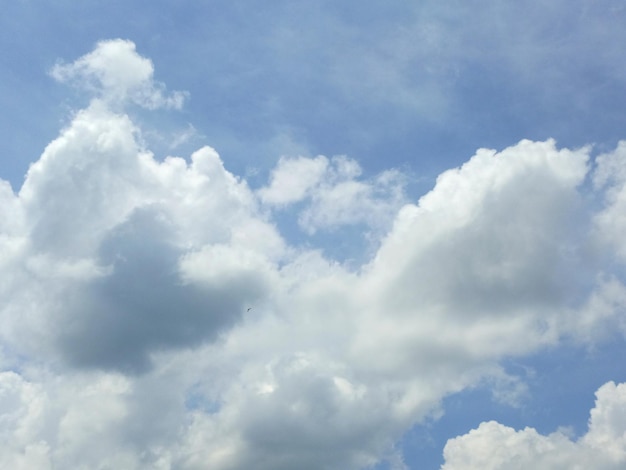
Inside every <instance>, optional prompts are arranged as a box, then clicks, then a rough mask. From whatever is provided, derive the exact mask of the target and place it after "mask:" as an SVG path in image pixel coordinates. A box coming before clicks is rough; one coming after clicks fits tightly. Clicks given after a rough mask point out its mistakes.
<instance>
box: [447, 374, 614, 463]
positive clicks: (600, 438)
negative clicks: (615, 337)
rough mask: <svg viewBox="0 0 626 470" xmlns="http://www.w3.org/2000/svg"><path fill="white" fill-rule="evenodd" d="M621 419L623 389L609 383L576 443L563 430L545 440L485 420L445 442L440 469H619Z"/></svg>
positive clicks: (599, 393)
mask: <svg viewBox="0 0 626 470" xmlns="http://www.w3.org/2000/svg"><path fill="white" fill-rule="evenodd" d="M625 414H626V384H618V385H616V384H615V383H613V382H609V383H607V384H605V385H603V386H602V387H600V388H599V389H598V391H597V392H596V404H595V407H594V408H593V409H592V410H591V415H590V418H589V430H588V431H587V433H586V434H585V435H584V436H582V437H580V438H579V439H577V440H576V441H572V440H571V439H570V438H569V437H568V436H567V435H565V434H564V433H563V432H562V431H556V432H554V433H552V434H549V435H547V436H544V435H541V434H539V433H538V432H537V431H536V430H535V429H532V428H525V429H522V430H520V431H516V430H514V429H513V428H510V427H508V426H504V425H502V424H499V423H497V422H495V421H490V422H486V423H482V424H481V425H480V426H479V427H478V428H477V429H474V430H472V431H470V432H469V433H467V434H465V435H463V436H459V437H456V438H454V439H451V440H449V441H448V443H447V444H446V447H445V449H444V457H445V463H444V465H443V466H442V470H456V469H459V470H460V469H462V470H472V469H485V470H497V469H505V468H506V469H520V470H521V469H526V468H542V469H547V470H564V469H585V468H595V469H598V470H613V469H618V468H623V467H624V464H625V463H626V439H625V437H624V436H625V435H626V426H625V424H624V423H626V421H625V420H624V418H625V417H626V416H625Z"/></svg>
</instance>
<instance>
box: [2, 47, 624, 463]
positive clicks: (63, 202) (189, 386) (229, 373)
mask: <svg viewBox="0 0 626 470" xmlns="http://www.w3.org/2000/svg"><path fill="white" fill-rule="evenodd" d="M59 67H61V68H59V69H58V70H57V72H56V73H57V74H60V76H62V77H65V78H68V77H76V78H79V77H83V76H85V77H87V78H89V79H90V80H95V82H94V83H96V84H98V86H100V85H102V87H101V88H99V89H98V90H96V94H97V95H98V96H99V97H100V99H96V100H93V101H92V102H91V103H90V104H89V106H88V107H87V108H86V109H83V110H81V111H79V112H77V113H76V114H75V116H74V118H73V120H72V122H71V123H70V124H69V125H68V127H67V128H65V129H63V130H62V131H61V133H60V135H59V137H57V138H56V139H55V140H54V141H53V142H51V143H50V144H49V145H48V146H47V147H46V149H45V150H44V152H43V154H42V155H41V157H40V158H39V160H38V161H37V162H35V163H33V165H32V166H31V168H30V169H29V172H28V174H27V177H26V180H25V182H24V184H23V186H22V188H20V190H19V191H18V192H17V193H15V192H13V190H12V188H11V187H10V186H9V185H8V184H6V183H5V182H1V183H2V184H0V202H1V204H0V211H2V215H3V216H6V217H2V218H0V228H1V229H2V232H1V236H0V250H1V251H0V299H1V300H2V302H0V346H1V348H0V353H1V354H2V355H1V356H0V364H2V365H3V368H4V370H3V372H1V373H0V393H2V394H4V396H6V397H7V398H6V402H7V403H11V404H12V405H11V406H9V407H8V408H1V409H0V435H2V436H3V439H2V442H3V444H2V445H4V446H5V447H4V448H3V451H4V452H0V454H1V455H3V458H5V457H4V455H6V456H8V457H6V462H4V461H3V463H6V464H7V465H8V466H12V468H20V466H22V467H27V466H28V465H31V466H37V467H38V468H46V466H47V467H49V468H95V467H103V466H110V467H116V468H128V469H144V468H163V469H166V468H182V469H199V468H206V467H207V466H210V467H211V468H214V469H217V470H227V469H230V470H232V469H240V468H250V467H251V466H254V467H255V468H258V469H261V470H263V469H267V470H270V469H272V470H277V469H285V470H286V469H291V468H311V469H315V468H329V469H334V468H337V469H339V468H341V469H359V468H365V467H367V466H371V465H374V464H376V463H377V462H379V461H380V460H383V459H387V460H388V461H394V462H401V460H402V458H401V455H399V453H398V452H397V450H396V449H395V447H394V443H395V442H396V441H397V440H398V439H399V438H400V437H401V436H402V434H403V433H404V432H406V430H407V429H409V428H410V427H411V426H412V425H414V424H415V423H417V422H419V421H420V420H422V419H424V418H425V417H426V416H429V415H430V414H431V413H432V412H433V410H435V409H437V406H438V404H439V403H440V401H441V399H442V398H443V397H445V396H446V395H448V394H451V393H454V392H457V391H460V390H463V389H464V388H466V387H469V386H472V385H475V384H476V383H478V382H480V381H484V380H495V381H500V382H501V383H511V384H516V383H518V382H517V381H516V378H514V377H510V378H509V377H507V376H506V375H505V374H504V373H503V372H502V369H501V367H500V366H499V361H500V360H502V359H503V358H507V357H511V356H515V355H524V354H528V353H531V352H536V351H538V350H539V349H540V348H542V347H544V346H545V345H555V344H558V342H559V340H560V339H561V338H563V337H566V336H567V337H570V338H573V339H575V340H581V341H583V340H584V341H590V342H593V341H595V340H597V338H599V337H600V335H597V336H596V335H595V334H593V333H592V334H590V333H589V332H594V331H595V330H594V329H595V328H599V326H601V327H602V328H599V329H607V328H610V327H611V326H614V325H615V324H619V322H620V321H623V320H621V318H622V316H623V298H624V296H623V292H624V286H623V283H622V280H621V278H620V272H619V270H613V266H614V265H613V264H610V263H608V264H604V261H603V259H598V260H595V259H594V263H596V264H594V263H591V264H589V262H588V261H589V260H588V257H590V256H591V257H592V256H593V253H595V251H594V250H593V249H589V247H594V248H597V247H600V250H598V251H603V250H608V251H610V250H612V249H615V243H617V241H616V239H615V237H612V236H611V233H613V231H614V230H617V228H618V226H617V225H614V224H613V222H612V218H611V217H610V216H603V215H598V214H609V213H610V212H608V211H611V210H613V209H612V208H613V207H618V206H617V205H616V204H618V201H621V198H620V196H619V194H621V193H620V191H621V189H620V188H621V186H620V184H621V180H620V179H619V178H618V177H617V175H616V176H611V178H613V179H610V180H609V178H607V177H605V176H603V175H604V174H609V173H610V174H613V172H610V171H608V170H607V169H606V168H610V167H611V165H617V164H616V163H611V162H614V161H616V160H615V159H618V158H619V155H620V152H621V150H620V149H621V146H620V147H618V150H616V152H613V153H611V154H607V156H605V157H602V158H601V159H600V160H599V163H598V166H597V168H596V169H595V172H594V173H593V174H594V175H596V176H595V178H596V180H597V181H598V183H597V185H596V189H589V188H587V187H585V186H584V182H585V179H586V178H587V176H588V175H589V171H590V149H589V148H581V149H576V150H569V149H559V148H557V146H556V144H555V142H553V141H546V142H531V141H522V142H520V143H518V144H516V145H513V146H511V147H509V148H506V149H504V150H503V151H501V152H497V151H494V150H486V149H481V150H479V151H478V152H477V153H476V155H474V156H473V157H471V158H470V159H469V161H468V162H467V163H465V164H464V165H463V166H461V167H459V168H455V169H451V170H449V171H447V172H444V173H443V174H442V175H440V177H439V178H438V179H437V182H436V184H435V187H434V188H433V189H432V190H431V191H430V192H429V193H428V194H426V195H424V196H423V197H422V198H421V199H420V200H419V201H414V202H408V201H407V200H406V196H405V195H404V193H403V190H402V188H403V181H404V178H403V177H401V176H400V174H399V173H398V172H397V171H396V170H389V171H387V172H383V173H381V174H380V175H377V176H374V177H373V178H369V179H368V178H364V177H362V175H361V168H360V167H359V165H358V163H357V162H356V161H355V160H352V159H349V158H347V157H335V158H331V159H329V158H327V157H324V156H319V157H316V158H304V157H300V158H283V159H282V160H280V161H279V162H278V164H277V166H276V168H275V169H274V171H273V172H272V173H271V176H270V181H269V182H268V184H267V185H266V186H264V187H263V188H262V189H260V190H258V191H256V192H255V191H252V190H251V189H250V188H249V187H248V185H247V183H246V182H245V181H244V180H242V179H241V178H239V177H237V176H236V175H233V174H232V173H230V172H229V171H227V170H226V169H225V167H224V163H223V162H222V159H221V158H220V156H219V155H218V153H217V152H216V151H215V150H214V149H212V148H210V147H203V148H201V149H199V150H198V151H196V152H194V153H193V154H192V155H191V156H190V157H189V159H183V158H180V157H166V158H164V159H157V158H156V157H155V156H154V155H153V154H152V153H150V151H149V150H148V149H146V148H145V147H144V145H143V144H142V142H143V140H142V138H141V129H139V128H138V127H137V126H136V125H135V124H134V123H133V121H132V120H131V118H130V117H129V116H128V115H126V114H123V113H122V112H121V111H120V108H119V107H118V104H119V101H123V100H129V99H130V100H131V101H135V102H138V103H139V104H143V105H147V104H146V103H154V101H150V100H148V101H142V100H144V98H145V94H142V93H143V92H145V90H153V88H152V86H153V84H152V81H151V80H152V79H151V77H152V66H151V65H150V64H149V61H147V59H144V58H142V57H141V56H139V55H138V54H137V53H136V52H135V51H134V48H133V47H131V45H130V43H127V42H125V41H109V42H104V43H100V44H99V45H97V46H96V49H95V51H94V52H92V53H91V54H88V55H86V56H85V57H83V58H82V59H79V60H78V61H77V62H75V63H74V64H73V65H70V66H59ZM63 67H65V68H63ZM126 67H130V69H132V70H134V72H133V73H132V74H130V75H128V76H127V75H125V72H123V71H124V70H127V68H126ZM137 90H143V91H142V92H138V91H137ZM153 91H154V90H153ZM159 96H161V95H159ZM163 99H165V98H163ZM157 101H158V100H157ZM148 107H150V106H148ZM603 184H604V186H603ZM605 187H607V188H610V189H608V190H606V193H603V192H602V191H604V188H605ZM589 190H593V191H596V192H598V193H599V194H600V198H601V199H603V200H606V201H607V204H606V205H605V206H603V208H601V209H600V212H594V211H595V208H593V207H588V206H586V205H585V204H586V201H587V200H588V199H586V198H585V197H583V196H585V193H584V192H585V191H589ZM594 194H595V193H594ZM278 209H281V210H283V211H292V212H290V213H291V214H293V215H294V216H295V217H297V218H298V220H299V221H300V223H301V225H302V227H303V228H304V229H305V233H313V232H314V231H315V230H322V229H324V230H328V231H329V232H332V230H330V229H333V228H335V227H340V226H342V225H346V224H364V225H366V226H368V227H369V228H370V229H373V230H372V233H374V234H375V236H378V235H379V234H381V235H380V236H379V238H377V240H376V241H377V242H378V243H377V250H376V252H375V254H374V255H373V256H372V257H371V259H368V261H367V262H365V263H364V264H363V265H361V266H359V267H357V268H350V267H349V266H346V265H344V264H341V263H340V262H338V261H336V260H333V259H329V258H328V257H325V256H323V255H322V254H321V250H319V249H317V248H319V247H307V248H298V247H294V246H290V244H289V242H288V241H287V240H286V239H285V238H284V237H283V236H282V235H281V232H280V223H279V222H278V219H279V217H277V216H276V214H277V210H278ZM603 217H604V218H603ZM605 219H606V221H608V222H607V223H605V222H604V220H605ZM386 229H388V230H386ZM385 230H386V231H385ZM590 253H591V254H590ZM600 258H601V257H600ZM600 265H601V266H602V269H596V268H597V266H600ZM602 270H604V271H605V272H604V273H603V276H598V275H597V274H598V271H602ZM248 309H250V310H248ZM520 387H521V388H523V386H522V385H520ZM620 393H621V392H620ZM599 397H600V395H599ZM599 400H600V398H599ZM609 401H610V400H609ZM0 402H2V401H1V400H0ZM599 403H600V402H599ZM602 403H605V402H602ZM96 404H97V406H96ZM604 406H605V405H602V406H600V404H599V405H598V406H597V407H596V409H598V410H603V409H605V408H603V407H604ZM600 414H602V415H603V416H604V412H602V413H600ZM155 416H158V417H159V419H158V420H155ZM594 416H595V415H594ZM594 419H595V420H596V421H594V422H596V423H601V422H602V419H603V418H601V417H600V416H598V417H597V418H594ZM155 421H158V422H155ZM486 426H487V427H488V429H487V431H489V432H491V431H493V429H495V430H496V431H497V430H499V429H500V428H498V427H497V426H499V425H486ZM489 426H491V427H493V429H492V428H490V427H489ZM494 426H495V427H494ZM594 426H595V425H594ZM597 426H600V424H597ZM602 426H603V427H602V429H612V428H611V426H609V425H602ZM594 429H595V428H594ZM598 429H600V428H599V427H598ZM506 432H508V431H506ZM506 432H505V434H506ZM514 434H515V433H514ZM609 434H610V433H609ZM609 434H606V433H604V434H602V433H596V434H594V435H595V436H597V437H596V438H594V439H596V441H597V442H600V441H602V439H604V440H605V441H606V440H607V439H608V441H610V442H613V441H612V439H614V436H613V434H610V435H609ZM529 435H530V434H529ZM606 436H608V437H606ZM529 439H531V440H532V439H534V440H535V441H541V437H538V436H536V435H531V436H530V437H529ZM589 439H591V438H589ZM596 441H594V442H596ZM608 441H607V442H608ZM559 442H561V441H559ZM589 442H591V440H590V441H589ZM602 442H604V441H602ZM559 445H560V444H559ZM590 445H591V444H590ZM594 445H595V444H594ZM450 452H452V451H450ZM459 452H460V451H459ZM616 452H617V451H616ZM450 458H453V457H450ZM451 461H452V460H451ZM398 465H399V466H401V463H398Z"/></svg>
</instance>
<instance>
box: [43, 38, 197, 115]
mask: <svg viewBox="0 0 626 470" xmlns="http://www.w3.org/2000/svg"><path fill="white" fill-rule="evenodd" d="M50 74H51V75H52V77H54V79H55V80H58V81H60V82H66V83H70V84H72V85H74V86H76V87H78V88H84V89H86V90H87V91H90V92H91V93H94V94H95V95H96V96H98V97H99V98H100V99H103V100H104V101H106V102H107V103H108V104H109V105H112V104H120V103H124V102H127V101H130V102H132V103H134V104H137V105H139V106H142V107H144V108H147V109H157V108H176V109H179V108H180V107H181V106H182V105H183V102H184V100H185V93H183V92H180V91H176V92H174V93H172V94H171V95H170V96H167V95H166V94H165V86H164V85H163V84H161V83H159V82H155V81H154V80H153V74H154V66H153V65H152V61H151V60H150V59H147V58H145V57H142V56H140V55H139V54H138V53H137V52H136V50H135V44H134V43H133V42H132V41H127V40H122V39H114V40H109V41H101V42H99V43H98V44H97V45H96V47H95V49H94V50H93V51H92V52H90V53H89V54H86V55H84V56H83V57H81V58H79V59H77V60H76V61H74V62H72V63H71V64H64V63H58V64H56V65H55V66H54V67H53V68H52V70H51V71H50Z"/></svg>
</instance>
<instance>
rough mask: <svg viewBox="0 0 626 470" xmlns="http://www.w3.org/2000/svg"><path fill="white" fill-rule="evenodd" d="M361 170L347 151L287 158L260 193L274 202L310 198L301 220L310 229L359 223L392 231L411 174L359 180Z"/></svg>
mask: <svg viewBox="0 0 626 470" xmlns="http://www.w3.org/2000/svg"><path fill="white" fill-rule="evenodd" d="M361 174H362V169H361V167H360V166H359V164H358V163H357V162H356V161H355V160H352V159H349V158H347V157H343V156H340V157H334V158H332V159H330V160H329V159H328V158H326V157H324V156H318V157H315V158H306V157H297V158H285V157H283V158H281V159H280V160H279V161H278V164H277V165H276V168H274V170H272V173H271V175H270V184H269V186H266V187H263V188H261V189H259V190H258V191H257V194H258V196H259V198H260V200H261V201H262V202H263V203H265V204H267V205H269V206H278V207H284V206H286V205H289V204H293V203H296V202H300V201H303V200H306V204H305V206H304V207H303V208H302V210H301V212H300V215H299V217H298V223H299V225H300V227H301V228H302V229H303V230H305V231H306V232H307V233H309V234H313V233H315V232H316V231H317V230H332V229H334V228H337V227H340V226H343V225H354V224H365V225H366V226H368V227H369V228H371V229H375V230H378V231H383V230H386V229H388V227H389V224H390V223H391V221H392V220H393V217H394V214H395V213H396V211H397V210H398V209H399V208H400V207H401V206H402V204H403V203H404V202H405V200H406V197H405V195H404V186H405V183H406V178H405V177H404V176H403V175H402V174H401V173H400V172H399V171H397V170H388V171H385V172H382V173H381V174H379V175H377V176H376V177H374V178H372V179H370V180H359V179H358V178H359V177H360V176H361Z"/></svg>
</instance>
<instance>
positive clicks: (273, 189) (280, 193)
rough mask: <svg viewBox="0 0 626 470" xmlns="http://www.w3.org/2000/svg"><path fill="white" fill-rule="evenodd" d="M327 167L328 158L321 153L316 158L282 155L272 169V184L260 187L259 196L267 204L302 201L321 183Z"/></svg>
mask: <svg viewBox="0 0 626 470" xmlns="http://www.w3.org/2000/svg"><path fill="white" fill-rule="evenodd" d="M327 167H328V159H327V158H326V157H324V156H321V155H320V156H318V157H315V158H306V157H297V158H285V157H282V158H281V159H280V160H279V161H278V164H277V165H276V168H274V170H272V174H271V176H270V185H269V186H267V187H264V188H261V189H259V191H258V194H259V198H260V199H261V200H262V201H263V202H264V203H266V204H273V205H279V206H280V205H285V204H292V203H294V202H298V201H301V200H302V199H304V198H305V197H306V196H307V193H308V192H309V191H310V190H311V188H313V187H315V186H316V185H318V184H319V182H320V180H321V179H322V178H323V177H324V174H325V173H326V169H327Z"/></svg>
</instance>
